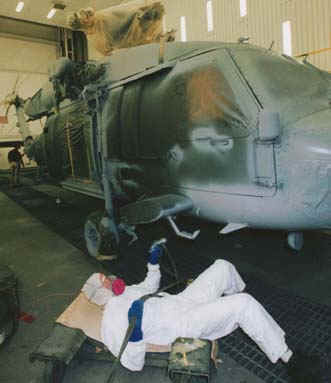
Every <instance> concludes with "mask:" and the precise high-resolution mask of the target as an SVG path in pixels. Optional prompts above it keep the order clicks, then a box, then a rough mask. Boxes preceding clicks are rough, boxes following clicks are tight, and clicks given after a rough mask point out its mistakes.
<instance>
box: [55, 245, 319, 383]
mask: <svg viewBox="0 0 331 383" xmlns="http://www.w3.org/2000/svg"><path fill="white" fill-rule="evenodd" d="M162 253H163V248H162V246H160V245H156V246H153V247H152V248H151V251H150V254H149V259H148V263H147V269H148V271H147V275H146V278H145V280H144V281H143V282H141V283H139V284H135V285H130V286H126V285H125V282H124V281H123V280H122V279H120V278H116V277H114V276H111V277H109V278H107V277H105V276H104V275H102V274H93V275H92V276H91V277H90V278H89V280H88V281H87V282H86V284H85V285H84V287H83V289H82V291H83V293H84V295H85V296H86V297H87V299H88V300H89V301H90V302H94V304H96V305H100V307H101V306H102V307H103V308H102V311H100V314H98V315H99V319H98V322H99V324H98V326H97V327H98V329H97V330H95V331H94V334H96V335H94V336H93V335H92V337H93V338H95V339H97V340H98V339H100V340H101V341H102V342H103V344H104V345H105V346H106V347H107V348H108V350H109V351H110V352H111V353H112V354H113V355H114V356H116V357H118V355H119V352H120V348H121V346H122V343H123V340H124V337H125V335H126V332H127V329H128V326H129V321H130V319H131V318H132V317H135V318H136V324H135V327H134V330H133V332H132V334H131V337H130V338H129V342H128V344H127V346H126V348H125V350H124V352H123V354H122V356H121V359H120V362H121V364H122V365H123V366H124V367H126V368H127V369H129V370H131V371H140V370H142V369H143V366H144V361H145V353H146V352H148V351H154V350H153V348H154V349H155V348H156V349H157V348H159V349H161V350H162V347H165V349H167V347H168V348H169V345H171V344H172V343H173V342H174V341H175V340H176V339H177V338H179V337H187V338H196V339H198V338H200V339H208V340H211V341H214V340H216V339H218V338H222V337H225V336H226V335H228V334H230V333H232V332H233V331H234V330H235V329H237V328H238V327H240V328H241V329H242V330H243V331H244V332H245V333H246V334H247V335H248V336H249V337H250V338H251V339H252V340H253V341H254V342H255V343H256V344H257V345H258V347H259V348H260V349H261V350H262V351H263V352H264V353H265V355H266V356H267V357H268V359H269V360H270V361H271V362H272V363H276V362H278V361H279V360H280V361H282V362H284V363H288V362H289V360H291V362H293V360H294V359H296V358H293V357H292V355H293V352H292V351H291V350H290V349H289V347H288V345H287V344H286V341H285V332H284V331H283V330H282V329H281V328H280V326H279V325H278V324H277V323H276V321H275V320H274V319H273V318H272V317H271V315H270V314H269V313H268V312H267V311H266V310H265V309H264V307H263V306H262V305H261V304H260V303H259V302H258V301H257V300H256V299H254V298H253V297H252V296H251V295H250V294H247V293H245V292H243V291H244V289H245V283H244V281H243V280H242V278H241V276H240V275H239V273H238V271H237V270H236V268H235V266H234V265H233V264H231V263H230V262H228V261H226V260H223V259H218V260H216V261H215V262H214V263H213V264H212V265H211V266H209V267H208V268H207V269H206V270H205V271H203V272H202V273H201V274H200V275H199V276H198V277H197V278H196V279H195V280H194V281H193V282H192V283H191V284H189V285H188V286H187V287H186V288H185V289H184V290H183V291H182V292H180V293H179V294H175V295H172V294H168V293H166V292H161V293H160V294H158V295H159V296H161V297H151V298H149V299H147V300H146V301H145V302H143V300H141V299H140V298H141V297H143V296H144V295H146V294H153V293H156V292H157V290H158V289H159V285H160V279H161V273H160V266H159V259H160V257H161V256H162ZM84 299H86V298H84ZM69 309H70V306H69ZM69 311H70V310H69ZM65 314H66V312H65ZM60 318H61V317H60ZM62 319H63V318H62ZM60 322H61V320H60ZM85 322H86V318H85ZM62 323H63V324H67V323H66V322H65V321H63V320H62ZM84 325H85V326H86V323H84ZM90 327H91V326H90ZM92 327H93V326H92ZM85 332H86V331H85ZM87 335H89V336H91V335H90V334H87ZM302 368H303V369H305V370H307V369H309V365H307V363H306V359H304V364H303V366H302V365H300V369H301V371H300V373H301V374H304V375H305V376H306V377H307V374H308V373H309V372H307V373H306V372H303V370H302ZM294 373H295V372H294ZM292 379H293V378H292ZM311 381H312V382H314V383H317V382H318V381H317V380H316V379H313V380H311ZM292 382H295V383H301V381H298V380H296V378H294V380H292ZM305 382H306V380H305ZM307 382H310V380H307Z"/></svg>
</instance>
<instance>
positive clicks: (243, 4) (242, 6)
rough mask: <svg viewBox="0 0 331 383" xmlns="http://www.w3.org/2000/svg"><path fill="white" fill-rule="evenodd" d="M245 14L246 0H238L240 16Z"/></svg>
mask: <svg viewBox="0 0 331 383" xmlns="http://www.w3.org/2000/svg"><path fill="white" fill-rule="evenodd" d="M245 16H247V0H240V17H245Z"/></svg>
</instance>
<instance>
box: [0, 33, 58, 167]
mask: <svg viewBox="0 0 331 383" xmlns="http://www.w3.org/2000/svg"><path fill="white" fill-rule="evenodd" d="M0 50H1V54H0V84H1V87H0V101H2V100H4V98H5V97H6V95H8V93H10V92H12V91H13V90H14V88H16V91H17V92H18V94H19V96H20V97H22V98H28V97H30V96H31V95H33V94H34V93H35V92H36V91H37V90H38V89H39V88H41V87H42V85H43V84H44V83H45V82H46V81H48V65H49V63H50V62H52V61H54V60H56V57H57V47H56V45H55V44H54V43H51V42H49V43H47V42H45V43H43V42H34V41H23V40H19V38H9V37H2V36H1V37H0ZM4 113H5V108H4V107H0V115H3V114H4ZM16 122H17V120H16V115H15V109H14V108H11V109H10V112H9V115H8V124H0V140H2V141H4V140H15V139H20V135H19V132H18V128H17V127H16ZM29 127H30V129H31V132H32V135H38V134H40V133H41V131H42V127H41V124H40V122H39V121H34V122H30V123H29ZM4 167H5V168H7V167H8V163H7V155H6V153H5V149H2V152H1V157H0V168H4Z"/></svg>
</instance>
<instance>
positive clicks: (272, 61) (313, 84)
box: [231, 46, 326, 110]
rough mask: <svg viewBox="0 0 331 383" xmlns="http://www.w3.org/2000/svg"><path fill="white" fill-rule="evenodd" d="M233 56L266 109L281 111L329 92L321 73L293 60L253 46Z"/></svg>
mask: <svg viewBox="0 0 331 383" xmlns="http://www.w3.org/2000/svg"><path fill="white" fill-rule="evenodd" d="M231 54H232V57H233V58H234V60H235V62H236V64H237V65H238V67H239V69H240V71H241V72H242V74H243V75H244V77H245V78H246V81H247V82H248V84H249V85H250V87H251V89H252V90H253V92H254V93H255V95H256V97H257V98H258V100H259V101H260V103H261V104H262V106H268V107H270V105H272V106H273V107H274V108H275V109H277V110H281V109H283V108H284V107H285V106H286V105H287V104H289V103H292V102H293V100H296V102H298V103H303V102H304V101H305V100H307V99H311V98H315V97H318V96H322V95H323V94H325V92H326V85H325V82H324V81H323V75H322V74H321V72H320V71H319V70H318V69H317V68H316V69H315V68H313V67H310V66H308V65H304V64H301V63H299V62H297V61H296V60H294V59H292V58H291V57H286V56H281V55H278V54H276V53H275V52H272V51H268V50H264V51H263V50H261V49H257V48H254V47H251V46H250V47H247V48H245V47H243V48H239V49H231Z"/></svg>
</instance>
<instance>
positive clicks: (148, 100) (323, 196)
mask: <svg viewBox="0 0 331 383" xmlns="http://www.w3.org/2000/svg"><path fill="white" fill-rule="evenodd" d="M14 104H15V106H16V110H17V112H18V116H19V117H18V119H19V124H20V126H22V125H25V126H26V125H27V122H26V118H25V117H24V116H23V115H25V116H28V117H29V119H32V120H33V119H39V118H41V117H43V116H47V121H46V124H45V127H44V131H43V133H42V134H41V135H40V136H39V137H38V138H36V139H33V138H32V137H31V136H26V137H25V151H26V153H27V155H28V156H30V157H31V158H34V159H35V160H36V161H37V162H38V163H44V164H46V165H47V168H48V171H49V172H50V174H51V175H53V176H54V177H55V178H57V179H59V180H60V181H61V185H62V186H63V187H64V188H66V189H69V190H72V191H75V192H78V193H85V194H89V195H92V196H94V197H96V198H101V199H104V200H105V211H104V212H103V213H102V214H94V215H92V216H90V217H88V218H87V221H86V225H85V238H86V243H87V248H88V250H89V253H90V254H91V255H92V256H94V257H95V256H97V255H98V254H100V253H102V252H104V249H105V248H108V249H109V247H111V246H112V244H114V243H115V244H118V243H119V242H120V240H121V233H122V232H126V233H131V235H132V236H133V238H135V227H136V226H137V225H140V224H146V223H151V222H157V221H158V220H160V219H166V220H167V221H168V222H169V224H170V225H171V227H172V228H173V229H174V231H175V232H176V234H177V235H178V236H180V237H183V238H187V239H191V240H194V239H195V238H196V237H197V236H198V235H199V231H198V230H197V231H195V232H193V233H192V232H187V231H185V230H183V229H181V228H179V226H178V225H177V223H176V217H177V216H178V215H181V214H188V215H191V216H194V217H198V218H200V219H203V220H208V221H212V222H215V223H219V224H223V225H225V226H224V227H223V229H222V230H221V231H220V233H221V234H223V235H225V234H228V233H231V232H233V231H236V230H240V229H242V228H246V227H248V228H259V229H273V230H284V231H286V232H287V233H288V235H287V242H288V245H289V247H290V248H292V249H294V250H300V249H301V248H302V246H303V231H305V230H315V229H330V228H331V130H330V129H331V126H330V121H331V110H330V105H331V74H330V73H328V72H326V71H322V70H320V69H318V68H316V67H315V66H313V65H311V64H310V63H308V62H306V61H305V62H303V63H301V62H298V61H297V60H295V59H293V58H292V57H289V56H286V55H281V54H278V53H276V52H274V51H272V50H271V49H264V48H261V47H258V46H254V45H252V44H249V43H243V42H241V43H222V42H171V43H162V44H148V45H141V46H137V47H133V48H129V49H121V50H119V51H117V52H114V53H113V54H112V55H111V56H110V57H107V58H105V59H103V60H101V61H97V62H92V61H90V62H86V63H75V62H72V61H70V60H68V59H61V60H60V61H58V62H57V63H55V64H54V65H53V69H52V70H51V72H50V82H49V83H47V84H46V86H45V87H44V88H42V89H40V90H39V91H38V92H37V93H36V94H35V95H34V96H32V97H31V98H30V99H28V100H22V99H20V98H19V97H18V96H17V97H16V99H15V103H14ZM22 112H24V113H22ZM23 130H24V129H23ZM117 200H120V201H122V204H121V206H120V208H116V206H115V205H116V201H117ZM123 201H124V203H123ZM101 249H103V250H101Z"/></svg>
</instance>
